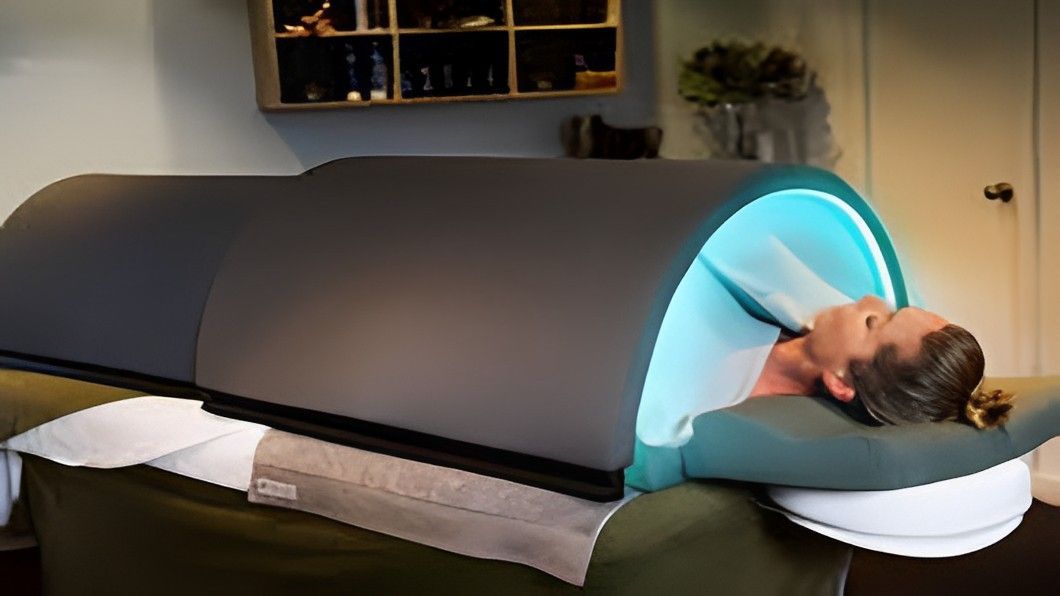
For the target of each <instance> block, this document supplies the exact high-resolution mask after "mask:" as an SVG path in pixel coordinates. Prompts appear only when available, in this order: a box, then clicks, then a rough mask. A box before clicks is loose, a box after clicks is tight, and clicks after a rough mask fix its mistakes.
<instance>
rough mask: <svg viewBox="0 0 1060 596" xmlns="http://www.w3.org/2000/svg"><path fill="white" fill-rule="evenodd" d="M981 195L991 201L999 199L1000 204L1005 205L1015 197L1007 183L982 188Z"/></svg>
mask: <svg viewBox="0 0 1060 596" xmlns="http://www.w3.org/2000/svg"><path fill="white" fill-rule="evenodd" d="M983 195H985V196H986V198H988V199H990V200H991V201H994V200H996V199H1001V202H1002V203H1007V202H1009V201H1011V200H1012V197H1013V196H1015V195H1016V191H1015V190H1013V189H1012V185H1011V184H1009V183H1008V182H998V183H997V184H991V185H990V186H987V187H986V188H984V189H983Z"/></svg>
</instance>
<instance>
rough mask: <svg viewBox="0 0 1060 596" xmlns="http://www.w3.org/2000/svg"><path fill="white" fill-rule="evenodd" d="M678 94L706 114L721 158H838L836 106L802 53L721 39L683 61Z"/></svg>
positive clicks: (713, 151)
mask: <svg viewBox="0 0 1060 596" xmlns="http://www.w3.org/2000/svg"><path fill="white" fill-rule="evenodd" d="M678 92H679V93H680V95H681V97H682V98H684V99H685V100H687V101H689V102H692V103H694V104H696V106H697V109H698V111H699V113H700V114H701V115H702V117H703V119H704V124H705V125H706V126H705V128H706V130H705V133H706V135H707V141H708V147H709V149H710V151H711V155H712V156H713V157H722V158H741V159H759V160H762V161H785V162H801V163H813V164H815V165H824V166H830V165H832V163H834V161H835V157H834V156H833V155H832V139H831V130H830V129H829V127H828V111H829V109H828V103H827V101H825V99H824V94H823V92H822V91H821V89H820V88H819V87H818V86H817V84H816V73H814V72H813V71H812V70H810V68H809V67H808V66H807V64H806V61H805V60H803V58H802V57H801V56H799V55H798V54H796V53H795V52H792V51H789V50H787V49H784V48H781V47H779V46H774V47H766V45H765V44H762V43H753V44H750V43H744V42H740V41H728V42H722V41H714V42H712V43H710V44H708V45H706V46H704V47H702V48H700V49H698V50H696V52H695V53H694V54H693V55H692V58H691V59H689V60H684V61H682V64H681V72H680V77H679V79H678Z"/></svg>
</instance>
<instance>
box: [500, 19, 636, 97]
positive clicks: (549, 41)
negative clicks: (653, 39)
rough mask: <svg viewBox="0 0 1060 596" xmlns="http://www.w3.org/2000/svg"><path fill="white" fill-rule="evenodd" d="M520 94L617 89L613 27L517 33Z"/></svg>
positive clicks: (517, 70) (518, 85)
mask: <svg viewBox="0 0 1060 596" xmlns="http://www.w3.org/2000/svg"><path fill="white" fill-rule="evenodd" d="M515 46H516V51H515V55H516V73H517V87H518V90H519V93H521V94H532V93H538V92H540V93H554V92H559V91H585V92H592V91H607V90H611V89H615V88H617V86H618V73H617V71H616V50H617V47H616V46H617V33H616V30H615V29H614V28H613V27H605V28H589V29H560V30H529V31H516V32H515Z"/></svg>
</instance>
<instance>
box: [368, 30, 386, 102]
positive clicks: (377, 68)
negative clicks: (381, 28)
mask: <svg viewBox="0 0 1060 596" xmlns="http://www.w3.org/2000/svg"><path fill="white" fill-rule="evenodd" d="M388 78H390V77H389V76H388V73H387V68H386V61H385V60H384V59H383V54H382V53H381V52H380V51H379V42H378V41H373V42H372V91H371V98H372V99H373V100H379V99H386V98H387V92H386V86H387V79H388Z"/></svg>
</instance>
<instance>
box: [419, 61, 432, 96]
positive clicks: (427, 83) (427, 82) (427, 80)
mask: <svg viewBox="0 0 1060 596" xmlns="http://www.w3.org/2000/svg"><path fill="white" fill-rule="evenodd" d="M420 72H421V73H423V91H434V85H431V67H429V66H424V67H423V68H421V69H420Z"/></svg>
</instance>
